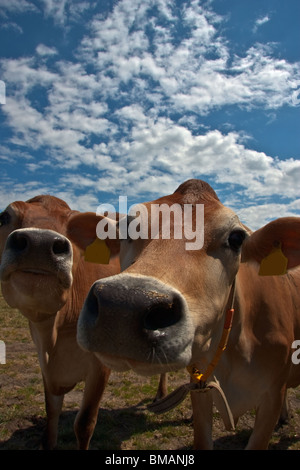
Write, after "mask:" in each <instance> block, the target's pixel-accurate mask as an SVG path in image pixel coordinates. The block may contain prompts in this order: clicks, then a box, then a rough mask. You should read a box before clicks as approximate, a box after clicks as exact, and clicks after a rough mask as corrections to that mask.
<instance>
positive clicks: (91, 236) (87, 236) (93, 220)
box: [67, 212, 120, 262]
mask: <svg viewBox="0 0 300 470" xmlns="http://www.w3.org/2000/svg"><path fill="white" fill-rule="evenodd" d="M99 223H102V225H103V227H104V226H106V227H109V228H111V232H112V233H113V234H115V236H114V237H112V238H106V239H105V240H104V241H103V240H99V239H98V236H97V226H98V224H99ZM67 237H68V238H69V239H70V240H71V241H72V242H74V243H75V244H76V245H77V246H78V247H79V248H81V250H83V251H85V252H87V253H88V256H94V254H95V253H96V250H98V251H99V250H104V251H105V248H104V243H105V244H106V246H107V247H108V248H109V250H110V254H111V255H113V256H114V255H117V254H118V253H119V251H120V242H119V240H118V237H117V228H116V221H115V220H112V219H109V218H108V217H104V216H102V215H97V214H95V213H94V212H83V213H77V214H75V215H73V216H71V217H70V219H69V221H68V226H67ZM92 244H93V249H92V250H91V249H90V246H91V245H92ZM88 247H89V250H87V248H88ZM101 247H102V248H101ZM92 253H93V254H92ZM107 256H108V259H109V255H108V254H107V253H104V254H103V258H104V259H105V258H106V257H107ZM99 259H101V256H100V258H99ZM95 262H100V261H96V260H95ZM107 262H108V261H107Z"/></svg>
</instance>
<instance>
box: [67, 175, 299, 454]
mask: <svg viewBox="0 0 300 470" xmlns="http://www.w3.org/2000/svg"><path fill="white" fill-rule="evenodd" d="M154 204H156V205H157V204H158V205H162V204H166V205H168V206H169V207H170V206H173V205H174V204H177V205H179V206H176V207H181V208H182V209H184V208H185V205H188V206H189V207H192V208H193V226H191V227H190V228H189V231H188V230H187V231H185V232H184V233H186V234H187V235H186V238H187V239H188V240H190V239H191V238H190V236H188V234H189V233H195V237H196V234H197V230H202V229H203V230H204V243H203V246H202V248H201V249H196V250H194V249H189V250H187V249H186V243H187V239H184V237H181V239H180V238H179V237H178V232H177V237H175V236H174V233H175V228H176V227H175V225H174V221H175V215H174V220H173V226H172V225H171V227H172V230H173V232H172V233H171V239H164V237H162V230H163V229H164V227H163V225H164V221H163V223H162V224H161V225H160V232H159V234H158V235H159V236H157V234H156V236H154V237H152V239H150V237H149V236H148V239H147V237H145V236H144V237H140V238H137V239H136V240H134V239H132V240H130V239H128V240H120V241H119V240H106V243H107V245H108V246H110V248H111V251H112V252H115V251H117V250H118V249H119V248H118V246H120V245H121V248H120V253H121V262H122V259H126V266H127V269H125V271H124V272H123V273H122V274H119V275H116V276H113V277H111V278H109V279H104V280H99V281H98V282H96V283H95V284H94V285H93V287H92V288H91V290H90V293H89V295H88V297H87V299H86V302H85V305H84V307H83V309H82V312H81V315H80V318H79V322H78V333H77V335H78V336H77V337H78V340H79V343H80V344H81V345H82V347H84V348H85V349H86V350H88V351H93V352H95V353H96V354H97V355H98V356H99V357H100V358H101V360H102V361H103V362H104V363H105V364H106V365H107V366H108V367H111V368H114V369H117V370H126V369H129V368H131V369H133V370H135V371H136V372H138V373H141V374H149V375H151V374H157V373H161V372H167V371H170V370H176V369H179V368H182V367H185V366H189V368H190V370H191V371H192V372H195V373H193V374H192V380H193V381H194V382H196V383H197V384H198V385H196V384H195V385H192V386H195V387H196V386H197V387H199V386H200V385H201V386H202V387H203V386H204V387H205V383H204V382H203V381H202V380H201V373H204V376H205V378H206V379H207V380H208V381H210V382H211V384H212V386H214V387H213V388H208V391H207V392H206V393H199V392H197V391H192V392H191V397H192V406H193V416H194V447H195V448H196V449H209V448H212V446H213V440H212V405H213V401H215V404H216V405H217V406H218V407H219V409H220V412H221V413H222V415H223V416H224V421H225V423H228V424H230V421H229V420H228V419H227V418H228V416H229V413H231V414H232V417H233V420H234V422H235V423H236V422H237V420H238V418H239V416H241V415H242V414H243V413H245V412H246V411H247V410H250V409H253V408H255V409H256V420H255V425H254V429H253V432H252V434H251V437H250V440H249V442H248V446H247V448H249V449H261V448H262V449H264V448H267V447H268V443H269V439H270V436H271V434H272V431H273V429H274V426H275V424H276V421H277V419H278V417H279V414H280V410H281V406H282V403H283V399H284V395H285V392H286V389H287V388H288V387H296V386H297V385H298V384H299V383H300V367H299V366H297V365H295V364H293V363H292V361H291V354H292V348H291V346H292V343H293V341H294V340H295V339H300V295H299V292H300V269H299V268H298V269H297V268H296V266H298V265H299V264H300V218H296V217H290V218H281V219H278V220H275V221H273V222H271V223H269V224H267V225H266V226H265V227H263V228H261V229H260V230H257V231H256V232H253V233H252V232H251V231H250V230H248V229H247V228H246V227H245V226H244V225H243V224H242V223H241V222H240V220H239V219H238V217H237V215H236V214H235V213H234V212H233V211H232V210H230V209H229V208H226V207H225V206H224V205H223V204H222V203H221V202H220V200H219V199H218V197H217V195H216V193H215V192H214V191H213V189H212V188H211V187H210V186H209V185H208V184H207V183H205V182H203V181H200V180H189V181H187V182H185V183H183V184H182V185H181V186H179V188H178V189H177V190H176V191H175V193H173V194H172V195H170V196H166V197H163V198H161V199H158V200H157V201H152V202H149V203H145V204H144V205H143V207H142V205H140V208H141V210H140V212H137V213H136V214H139V215H140V214H141V213H143V214H145V208H146V209H147V218H148V217H149V219H148V220H147V222H148V228H149V227H150V226H151V227H152V225H153V224H151V222H153V221H151V220H150V213H151V214H152V206H153V205H154ZM191 205H192V206H191ZM198 205H204V227H203V226H202V227H199V226H198V227H197V220H195V214H196V210H197V207H198ZM202 207H203V206H202ZM136 217H139V216H138V215H136ZM99 220H102V219H99V218H98V219H97V218H96V216H95V215H93V214H91V213H87V214H82V215H79V216H75V217H73V218H72V219H70V222H69V228H68V233H69V236H71V237H72V238H73V239H76V241H77V243H78V244H81V245H82V246H84V245H85V244H86V243H88V242H89V243H90V241H91V240H92V239H93V238H94V237H95V226H96V224H97V222H98V221H99ZM140 220H142V219H140ZM183 220H185V219H183ZM102 222H103V220H102ZM185 228H186V227H184V229H185ZM195 228H196V231H194V230H195ZM149 230H150V229H149ZM193 231H194V232H193ZM154 235H155V234H154ZM133 238H134V237H133ZM120 242H121V243H120ZM279 246H281V249H282V252H283V254H282V252H280V249H279ZM276 250H277V255H278V253H279V258H280V260H279V271H280V272H279V273H277V274H282V273H281V271H282V272H285V266H284V264H285V262H287V269H288V270H289V271H288V273H287V274H285V275H278V276H273V275H270V276H261V275H259V264H260V263H261V261H262V260H263V259H265V258H266V257H267V256H268V255H269V254H270V253H271V252H275V251H276ZM125 255H126V256H125ZM277 255H276V256H277ZM283 255H284V256H285V257H286V258H287V259H288V260H286V258H284V256H283ZM124 256H125V258H124ZM282 262H283V266H280V264H282ZM271 264H272V263H271ZM275 264H276V266H275V268H276V269H277V268H278V256H277V261H276V263H275ZM273 265H274V260H273ZM272 269H274V266H273V268H272ZM231 306H233V307H234V309H235V315H234V318H233V324H232V330H231V333H230V336H229V341H228V345H227V349H226V350H225V351H224V352H223V354H221V355H220V356H219V362H218V363H217V361H216V353H219V352H221V350H220V349H219V348H218V345H219V344H220V338H221V337H222V333H223V331H227V329H228V328H229V326H228V325H227V326H226V330H225V329H224V319H225V315H226V312H230V311H231V310H230V307H231ZM107 338H109V341H108V340H107ZM222 341H223V340H222ZM222 345H224V344H222ZM211 363H212V364H213V365H212V367H210V364H211ZM198 371H200V372H198ZM197 374H198V375H197ZM218 385H219V388H221V392H222V393H223V396H225V403H226V402H227V405H228V407H227V408H225V407H224V406H223V400H222V399H220V396H221V395H219V393H218V392H217V391H216V390H215V387H217V386H218ZM197 390H198V389H197ZM224 410H227V412H226V413H225V412H224Z"/></svg>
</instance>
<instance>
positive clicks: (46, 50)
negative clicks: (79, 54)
mask: <svg viewBox="0 0 300 470" xmlns="http://www.w3.org/2000/svg"><path fill="white" fill-rule="evenodd" d="M36 52H37V53H38V55H40V56H53V55H56V54H57V53H58V52H57V49H56V48H55V47H49V46H46V45H45V44H39V45H38V46H37V47H36Z"/></svg>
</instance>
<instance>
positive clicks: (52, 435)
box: [42, 381, 64, 450]
mask: <svg viewBox="0 0 300 470" xmlns="http://www.w3.org/2000/svg"><path fill="white" fill-rule="evenodd" d="M44 392H45V405H46V414H47V424H46V430H45V432H44V436H43V440H42V446H43V449H45V450H51V449H54V448H55V446H56V444H57V433H58V420H59V416H60V413H61V409H62V405H63V401H64V395H53V394H52V393H50V392H49V390H47V385H46V383H45V381H44Z"/></svg>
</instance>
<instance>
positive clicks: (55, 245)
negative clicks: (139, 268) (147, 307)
mask: <svg viewBox="0 0 300 470" xmlns="http://www.w3.org/2000/svg"><path fill="white" fill-rule="evenodd" d="M75 213H76V211H72V210H71V209H70V208H69V206H68V205H67V204H66V203H65V202H64V201H62V200H61V199H58V198H56V197H53V196H37V197H35V198H33V199H30V200H29V201H27V202H21V201H17V202H14V203H12V204H10V205H9V206H8V207H7V208H6V209H5V211H4V212H2V213H1V214H0V256H1V269H0V278H1V287H2V293H3V296H4V298H5V300H6V301H7V303H8V304H9V305H10V306H11V307H15V308H18V309H19V310H20V312H21V313H22V314H23V315H24V316H25V317H26V318H27V319H28V320H29V328H30V332H31V336H32V339H33V341H34V343H35V345H36V348H37V351H38V357H39V362H40V366H41V370H42V375H43V382H44V391H45V402H46V412H47V427H46V432H45V435H44V438H43V447H44V448H46V449H51V448H53V447H55V445H56V441H57V426H58V418H59V415H60V412H61V408H62V403H63V398H64V395H65V393H67V392H69V391H70V390H72V388H73V387H74V386H75V385H76V384H77V383H78V382H80V381H85V389H84V394H83V399H82V403H81V407H80V410H79V412H78V414H77V417H76V420H75V426H74V428H75V433H76V438H77V443H78V447H79V448H80V449H87V448H88V446H89V442H90V438H91V436H92V434H93V430H94V427H95V424H96V420H97V414H98V407H99V402H100V399H101V396H102V394H103V391H104V388H105V385H106V382H107V380H108V377H109V374H110V371H109V369H108V368H107V367H105V366H103V365H102V364H101V363H100V361H99V360H98V359H97V358H95V356H94V355H93V354H91V353H88V352H84V351H83V350H82V349H81V348H80V347H79V346H78V344H77V342H76V325H77V319H78V315H79V312H80V309H81V307H82V304H83V301H84V299H85V297H86V295H87V292H88V290H89V288H90V287H91V285H92V284H93V282H94V281H95V280H96V279H98V278H103V277H106V276H109V275H112V274H116V273H118V272H119V271H120V267H119V260H118V259H117V258H115V259H114V260H112V261H111V262H110V264H109V265H96V264H92V263H86V262H85V261H84V259H83V257H82V256H81V253H80V250H79V249H78V248H77V247H76V246H75V245H73V246H72V244H71V243H70V241H69V240H68V239H67V238H66V236H65V235H66V227H67V222H68V220H69V218H70V216H71V215H74V214H75Z"/></svg>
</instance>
